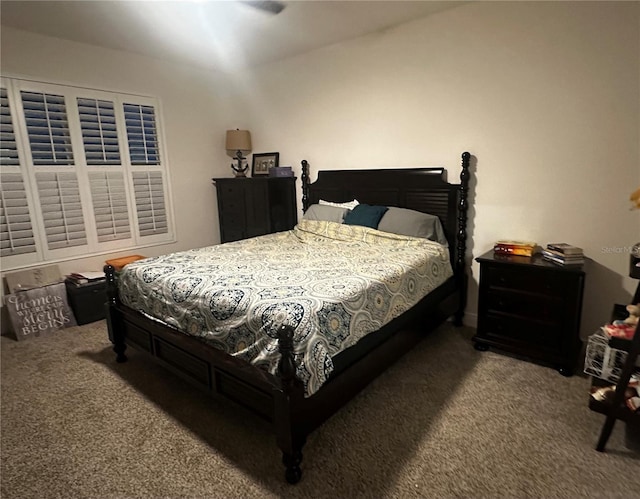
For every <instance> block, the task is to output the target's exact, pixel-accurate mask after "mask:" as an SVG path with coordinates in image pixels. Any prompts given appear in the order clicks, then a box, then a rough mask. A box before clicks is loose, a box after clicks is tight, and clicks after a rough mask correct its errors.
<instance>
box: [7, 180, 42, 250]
mask: <svg viewBox="0 0 640 499" xmlns="http://www.w3.org/2000/svg"><path fill="white" fill-rule="evenodd" d="M0 182H1V183H2V189H1V190H0V248H1V250H0V256H11V255H22V254H25V253H35V252H36V242H35V238H34V235H33V227H32V226H31V216H30V214H29V205H28V203H27V191H26V189H25V186H24V182H23V181H22V174H21V173H3V174H2V175H0Z"/></svg>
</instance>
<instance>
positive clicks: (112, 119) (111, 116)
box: [77, 98, 121, 166]
mask: <svg viewBox="0 0 640 499" xmlns="http://www.w3.org/2000/svg"><path fill="white" fill-rule="evenodd" d="M77 101H78V115H79V118H80V127H81V128H82V141H83V143H84V152H85V157H86V161H87V165H89V166H97V165H120V164H121V161H120V147H119V146H118V132H117V129H116V116H115V111H114V107H113V102H111V101H108V100H97V99H87V98H78V99H77Z"/></svg>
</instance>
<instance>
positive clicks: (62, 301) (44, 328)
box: [5, 282, 77, 341]
mask: <svg viewBox="0 0 640 499" xmlns="http://www.w3.org/2000/svg"><path fill="white" fill-rule="evenodd" d="M5 304H6V306H7V309H8V312H9V318H10V320H11V325H12V327H13V332H14V333H15V336H16V339H17V340H18V341H21V340H25V339H28V338H31V337H33V336H46V335H49V334H51V333H53V332H55V331H58V330H59V329H63V328H66V327H70V326H75V325H77V323H76V318H75V316H74V315H73V312H72V310H71V308H70V307H69V302H68V301H67V292H66V289H65V285H64V283H61V282H60V283H55V284H49V285H47V286H41V287H39V288H32V289H27V290H24V291H16V292H15V293H13V294H10V295H8V296H6V297H5Z"/></svg>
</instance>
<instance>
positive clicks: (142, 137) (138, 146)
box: [123, 104, 160, 165]
mask: <svg viewBox="0 0 640 499" xmlns="http://www.w3.org/2000/svg"><path fill="white" fill-rule="evenodd" d="M123 108H124V119H125V123H126V126H127V141H128V144H129V158H130V160H131V164H132V165H159V164H160V154H159V152H158V151H159V146H158V131H157V127H156V115H155V110H154V108H153V107H152V106H142V105H140V104H124V105H123Z"/></svg>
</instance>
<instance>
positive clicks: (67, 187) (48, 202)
mask: <svg viewBox="0 0 640 499" xmlns="http://www.w3.org/2000/svg"><path fill="white" fill-rule="evenodd" d="M36 183H37V185H38V194H39V196H40V207H41V210H42V217H43V219H44V230H45V235H46V240H47V245H48V247H49V249H50V250H53V249H59V248H68V247H71V246H82V245H85V244H87V234H86V232H85V226H84V217H83V215H82V203H81V201H80V188H79V185H78V178H77V176H76V173H75V172H36Z"/></svg>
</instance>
